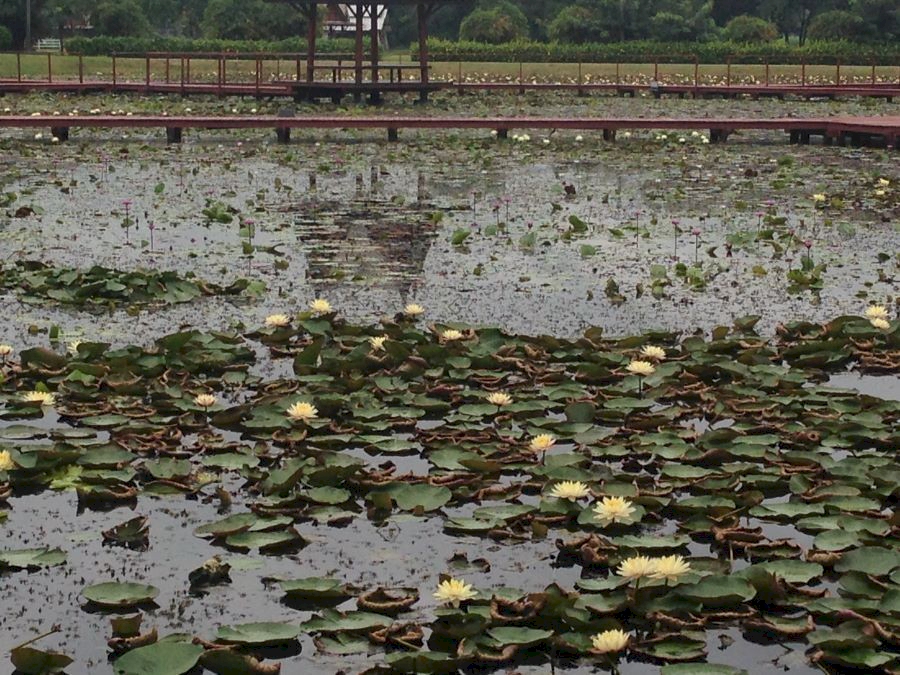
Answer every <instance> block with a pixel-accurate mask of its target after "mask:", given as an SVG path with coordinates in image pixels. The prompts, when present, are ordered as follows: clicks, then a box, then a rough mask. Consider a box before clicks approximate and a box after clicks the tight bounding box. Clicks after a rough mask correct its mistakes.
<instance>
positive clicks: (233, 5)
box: [201, 0, 306, 40]
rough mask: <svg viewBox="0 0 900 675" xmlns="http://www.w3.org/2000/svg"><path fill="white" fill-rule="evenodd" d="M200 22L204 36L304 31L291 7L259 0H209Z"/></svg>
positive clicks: (258, 37) (261, 35)
mask: <svg viewBox="0 0 900 675" xmlns="http://www.w3.org/2000/svg"><path fill="white" fill-rule="evenodd" d="M201 25H202V28H203V34H204V35H205V36H206V37H210V38H222V39H225V40H275V39H280V38H285V37H292V36H297V35H304V34H305V32H306V21H305V20H304V18H303V16H302V15H301V14H300V13H299V12H297V11H296V10H295V9H293V8H291V7H289V6H288V5H287V4H286V3H285V4H280V5H279V4H271V3H267V2H263V1H262V0H210V2H209V4H207V5H206V10H205V11H204V12H203V21H202V24H201Z"/></svg>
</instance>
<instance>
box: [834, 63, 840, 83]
mask: <svg viewBox="0 0 900 675" xmlns="http://www.w3.org/2000/svg"><path fill="white" fill-rule="evenodd" d="M834 85H835V86H836V87H840V86H841V60H840V59H838V60H837V63H836V64H835V71H834Z"/></svg>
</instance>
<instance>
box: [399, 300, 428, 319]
mask: <svg viewBox="0 0 900 675" xmlns="http://www.w3.org/2000/svg"><path fill="white" fill-rule="evenodd" d="M403 313H404V314H406V316H421V315H422V314H424V313H425V308H424V307H422V305H417V304H416V303H414V302H411V303H409V304H408V305H407V306H406V307H404V308H403Z"/></svg>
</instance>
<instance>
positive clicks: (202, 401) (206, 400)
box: [194, 394, 216, 408]
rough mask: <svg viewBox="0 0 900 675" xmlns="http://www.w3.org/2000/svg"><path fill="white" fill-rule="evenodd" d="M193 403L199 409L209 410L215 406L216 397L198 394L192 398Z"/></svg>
mask: <svg viewBox="0 0 900 675" xmlns="http://www.w3.org/2000/svg"><path fill="white" fill-rule="evenodd" d="M194 403H195V404H197V405H198V406H200V407H201V408H211V407H212V406H214V405H215V404H216V397H215V396H213V395H212V394H198V395H197V396H195V397H194Z"/></svg>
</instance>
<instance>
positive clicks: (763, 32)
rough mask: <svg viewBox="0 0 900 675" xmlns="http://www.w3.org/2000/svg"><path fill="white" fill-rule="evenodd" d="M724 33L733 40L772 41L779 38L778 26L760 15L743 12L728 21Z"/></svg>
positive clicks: (728, 38) (726, 37) (727, 38)
mask: <svg viewBox="0 0 900 675" xmlns="http://www.w3.org/2000/svg"><path fill="white" fill-rule="evenodd" d="M722 35H723V37H725V39H726V40H731V41H732V42H771V41H772V40H775V39H776V38H778V26H776V25H775V24H774V23H772V22H771V21H766V20H765V19H761V18H760V17H758V16H750V15H749V14H742V15H741V16H736V17H734V18H733V19H732V20H731V21H729V22H728V25H726V26H725V30H724V31H723V33H722Z"/></svg>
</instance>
